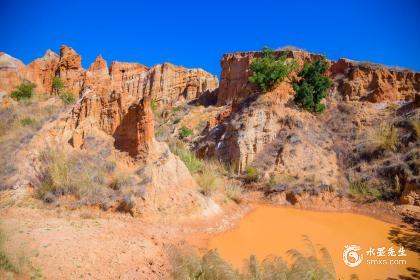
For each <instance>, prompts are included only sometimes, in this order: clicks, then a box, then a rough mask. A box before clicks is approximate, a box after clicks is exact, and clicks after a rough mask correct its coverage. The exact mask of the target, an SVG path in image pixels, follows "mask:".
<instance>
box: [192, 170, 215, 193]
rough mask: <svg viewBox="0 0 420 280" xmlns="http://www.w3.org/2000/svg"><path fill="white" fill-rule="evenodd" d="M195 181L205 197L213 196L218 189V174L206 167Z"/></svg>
mask: <svg viewBox="0 0 420 280" xmlns="http://www.w3.org/2000/svg"><path fill="white" fill-rule="evenodd" d="M195 179H196V181H197V183H198V185H199V186H200V188H201V192H202V193H203V194H204V195H211V194H212V193H213V192H214V191H215V190H216V188H217V185H218V177H217V174H216V173H215V172H213V170H211V169H210V168H206V167H204V168H203V169H202V170H201V172H199V173H197V175H196V176H195Z"/></svg>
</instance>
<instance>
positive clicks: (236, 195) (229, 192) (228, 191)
mask: <svg viewBox="0 0 420 280" xmlns="http://www.w3.org/2000/svg"><path fill="white" fill-rule="evenodd" d="M225 195H226V197H227V198H229V199H230V200H233V201H235V202H236V203H240V202H241V201H242V188H241V186H239V185H227V186H226V187H225Z"/></svg>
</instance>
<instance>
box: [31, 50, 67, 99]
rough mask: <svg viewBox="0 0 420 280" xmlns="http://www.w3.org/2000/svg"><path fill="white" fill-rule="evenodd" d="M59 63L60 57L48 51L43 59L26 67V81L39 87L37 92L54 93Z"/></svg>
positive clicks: (36, 60)
mask: <svg viewBox="0 0 420 280" xmlns="http://www.w3.org/2000/svg"><path fill="white" fill-rule="evenodd" d="M58 63H59V56H58V55H57V54H56V53H54V52H53V51H51V50H47V51H46V53H45V55H44V56H43V57H42V58H38V59H35V60H34V61H33V62H31V63H30V64H28V66H27V67H26V72H27V76H26V79H27V80H29V81H32V82H33V83H35V84H36V85H37V88H36V90H37V92H39V93H43V94H45V93H50V92H52V80H53V77H54V76H55V72H56V70H57V67H58Z"/></svg>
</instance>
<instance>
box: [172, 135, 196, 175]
mask: <svg viewBox="0 0 420 280" xmlns="http://www.w3.org/2000/svg"><path fill="white" fill-rule="evenodd" d="M170 148H171V151H172V152H173V153H174V154H175V155H177V156H178V157H179V158H180V159H181V160H182V161H183V162H184V164H185V166H187V168H188V170H189V171H190V172H191V173H197V172H198V171H200V170H201V169H202V168H203V165H204V163H203V161H202V160H201V159H199V158H197V157H196V156H195V154H194V153H193V152H191V151H190V150H189V149H188V148H187V147H186V146H185V144H184V143H182V142H180V141H176V142H174V143H171V144H170Z"/></svg>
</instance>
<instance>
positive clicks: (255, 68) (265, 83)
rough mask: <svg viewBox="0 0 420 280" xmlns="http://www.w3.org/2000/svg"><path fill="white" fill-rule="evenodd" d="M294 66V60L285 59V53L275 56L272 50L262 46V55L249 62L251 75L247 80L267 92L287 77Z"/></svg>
mask: <svg viewBox="0 0 420 280" xmlns="http://www.w3.org/2000/svg"><path fill="white" fill-rule="evenodd" d="M295 68H296V64H295V62H294V60H290V59H287V55H282V56H280V57H276V55H275V51H274V50H272V49H270V48H268V47H264V48H263V50H262V56H261V57H257V58H255V59H253V60H252V62H251V65H250V69H251V71H252V75H251V76H250V77H249V81H250V82H252V83H254V84H256V85H257V86H258V88H259V89H260V90H261V91H262V92H267V91H269V90H270V89H272V88H273V87H274V86H275V85H277V84H278V83H280V82H281V81H283V80H284V79H285V78H287V77H288V76H289V75H290V73H291V72H292V71H293V70H294V69H295Z"/></svg>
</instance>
